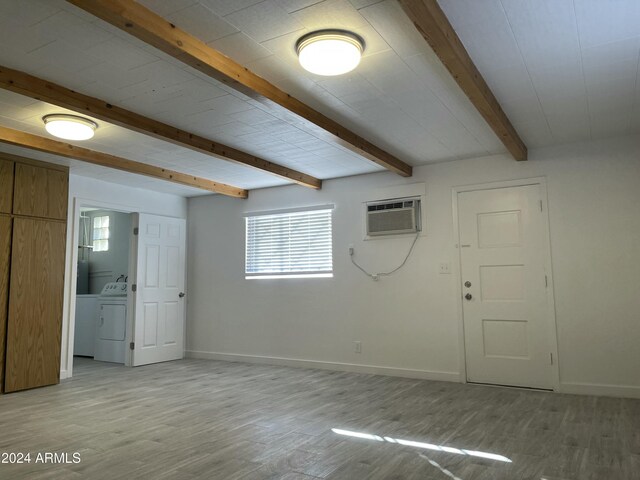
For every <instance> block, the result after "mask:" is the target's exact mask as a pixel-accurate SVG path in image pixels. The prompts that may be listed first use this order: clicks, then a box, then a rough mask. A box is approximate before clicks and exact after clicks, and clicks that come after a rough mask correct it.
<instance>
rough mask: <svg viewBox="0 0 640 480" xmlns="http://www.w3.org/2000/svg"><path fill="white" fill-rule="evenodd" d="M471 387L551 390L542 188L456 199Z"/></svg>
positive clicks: (465, 195) (480, 193)
mask: <svg viewBox="0 0 640 480" xmlns="http://www.w3.org/2000/svg"><path fill="white" fill-rule="evenodd" d="M458 222H459V225H458V228H459V234H460V238H459V242H460V244H459V246H460V257H461V274H462V275H461V281H462V287H461V290H462V297H463V298H462V304H463V316H464V340H465V357H466V370H467V381H469V382H478V383H490V384H497V385H511V386H522V387H535V388H544V389H550V388H552V370H551V365H552V361H553V359H552V356H551V353H552V351H553V350H552V349H551V339H550V332H549V330H550V329H549V321H548V310H547V284H548V282H547V274H548V273H547V272H546V271H545V269H546V265H547V259H548V256H549V241H548V236H547V234H546V231H547V230H546V224H545V222H546V216H544V215H543V214H542V202H541V191H540V185H527V186H520V187H508V188H495V189H491V190H476V191H470V192H459V193H458Z"/></svg>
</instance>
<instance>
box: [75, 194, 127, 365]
mask: <svg viewBox="0 0 640 480" xmlns="http://www.w3.org/2000/svg"><path fill="white" fill-rule="evenodd" d="M133 215H134V214H132V213H131V212H123V211H119V210H114V209H111V208H105V207H101V206H97V207H96V206H92V207H90V206H82V207H80V215H79V218H78V230H77V232H78V238H77V241H78V248H77V252H78V260H77V262H76V268H77V273H76V295H75V322H74V327H75V328H74V338H73V355H74V362H75V363H79V362H83V361H85V362H86V361H88V360H94V361H98V362H109V363H113V364H122V365H124V364H125V363H127V362H126V342H127V327H128V324H129V321H130V318H129V317H130V315H129V314H130V308H128V307H129V305H128V304H129V301H130V298H129V296H130V288H129V275H130V273H131V269H130V266H131V265H130V262H131V259H132V255H131V253H132V252H131V232H132V228H133V227H132V221H133V218H132V217H133Z"/></svg>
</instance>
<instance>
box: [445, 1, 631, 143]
mask: <svg viewBox="0 0 640 480" xmlns="http://www.w3.org/2000/svg"><path fill="white" fill-rule="evenodd" d="M439 3H440V5H441V6H442V8H443V10H444V12H445V13H446V14H447V17H448V18H449V20H450V21H451V23H452V24H453V26H454V28H455V30H456V32H457V33H458V36H459V37H460V39H461V40H462V42H463V43H464V45H465V47H466V48H467V50H468V52H469V54H470V55H471V57H472V58H473V61H474V62H475V64H476V66H477V67H478V69H479V70H480V72H481V73H482V75H483V77H484V78H485V80H486V81H487V83H488V84H489V87H490V88H491V90H492V91H493V92H494V94H495V95H496V97H497V98H498V100H499V101H500V104H501V105H502V107H503V109H504V111H505V113H506V114H507V116H508V117H509V119H510V120H511V122H512V123H513V124H514V126H515V128H516V130H517V131H518V132H519V133H520V134H521V135H522V137H523V138H524V140H525V142H526V143H527V145H528V146H529V147H537V146H544V145H551V144H557V143H566V142H573V141H580V140H588V139H592V138H599V137H604V136H611V135H622V134H627V133H631V132H637V131H638V129H639V127H640V110H639V108H640V105H639V102H638V98H639V97H640V84H639V83H638V60H639V57H640V1H638V0H439Z"/></svg>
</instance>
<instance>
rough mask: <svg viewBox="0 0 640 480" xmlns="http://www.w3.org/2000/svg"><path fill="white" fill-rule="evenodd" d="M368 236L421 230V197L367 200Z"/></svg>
mask: <svg viewBox="0 0 640 480" xmlns="http://www.w3.org/2000/svg"><path fill="white" fill-rule="evenodd" d="M366 215H367V218H366V226H367V236H369V237H378V236H382V235H400V234H406V233H416V232H419V231H420V230H421V225H420V198H416V197H414V198H394V199H391V200H381V201H376V202H367V204H366Z"/></svg>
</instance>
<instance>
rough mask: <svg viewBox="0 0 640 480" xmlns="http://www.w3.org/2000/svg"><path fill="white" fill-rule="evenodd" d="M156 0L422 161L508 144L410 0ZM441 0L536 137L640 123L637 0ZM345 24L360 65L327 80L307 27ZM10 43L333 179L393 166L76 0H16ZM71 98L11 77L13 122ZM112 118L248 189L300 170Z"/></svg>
mask: <svg viewBox="0 0 640 480" xmlns="http://www.w3.org/2000/svg"><path fill="white" fill-rule="evenodd" d="M141 3H143V4H145V5H146V6H147V7H149V8H151V9H152V10H154V11H156V12H157V13H158V14H160V15H162V16H164V17H165V18H167V19H168V20H170V21H172V22H173V23H175V24H176V25H177V26H178V27H180V28H183V29H184V30H186V31H188V32H190V33H192V34H193V35H195V36H197V37H199V38H200V39H202V40H203V41H206V42H208V43H209V44H210V45H211V46H213V47H214V48H216V49H219V50H221V51H222V52H223V53H225V54H227V55H228V56H230V57H232V58H233V59H235V60H236V61H238V62H240V63H241V64H243V65H245V66H247V67H248V68H250V69H251V70H253V71H254V72H256V73H258V74H259V75H262V76H264V77H265V78H266V79H267V80H269V81H271V82H272V83H274V84H276V85H277V86H279V87H280V88H282V89H283V90H285V91H287V92H289V93H291V94H293V95H294V96H297V97H298V98H299V99H301V100H303V101H304V102H306V103H308V104H309V105H311V106H313V107H314V108H316V109H317V110H319V111H321V112H322V113H324V114H326V115H328V116H330V117H331V118H334V119H335V120H337V121H340V122H341V123H343V124H344V125H345V126H347V127H349V128H350V129H352V130H354V131H355V132H356V133H359V134H360V135H362V136H364V137H365V138H367V139H368V140H370V141H371V142H372V143H374V144H376V145H378V146H380V147H382V148H384V149H386V150H388V151H389V152H391V153H393V154H394V155H396V156H397V157H399V158H400V159H401V160H404V161H405V162H407V163H410V164H412V165H420V164H424V163H429V162H435V161H446V160H453V159H458V158H466V157H473V156H481V155H487V154H493V153H501V152H504V151H505V149H504V147H503V146H502V144H501V143H500V142H499V140H498V139H497V137H496V136H495V134H494V133H493V132H492V131H491V130H490V129H489V127H488V126H487V125H486V123H485V122H484V120H483V119H482V118H481V117H480V115H479V114H478V113H477V111H476V110H475V109H474V107H473V106H472V105H471V103H470V102H469V101H468V99H467V98H466V97H465V95H464V94H463V93H462V92H461V90H460V89H459V88H458V87H457V85H456V84H455V82H454V81H453V80H452V78H451V77H450V75H449V74H448V72H447V71H446V70H445V68H444V67H443V66H442V64H441V63H440V62H439V61H438V59H437V58H436V57H435V55H434V53H433V52H432V51H431V50H430V49H429V47H428V45H427V44H426V42H425V41H424V39H423V38H422V37H421V36H420V35H419V34H418V33H417V31H416V30H415V28H414V27H413V25H412V24H411V22H409V20H408V19H407V17H406V16H405V15H404V13H403V12H402V10H401V8H400V7H399V5H398V3H397V1H396V0H383V1H376V0H264V1H260V0H141ZM440 3H441V5H442V7H443V9H444V10H445V12H446V13H447V15H448V16H449V18H450V20H451V22H452V24H453V25H454V27H455V29H456V31H457V32H458V33H459V35H460V37H461V38H462V40H463V42H464V43H465V46H466V47H467V49H468V50H469V53H470V55H471V56H472V58H473V60H474V61H475V62H476V64H477V66H478V68H479V69H480V71H481V72H482V74H483V75H484V76H485V79H486V80H487V82H488V83H489V85H490V87H491V88H492V90H493V91H494V93H495V94H496V96H497V98H498V100H499V101H500V102H501V104H502V105H503V107H504V109H505V111H506V113H507V115H508V116H509V117H510V118H511V120H512V122H513V123H514V125H515V126H516V129H517V130H518V131H519V133H520V134H521V136H522V137H523V139H524V141H525V143H527V145H528V146H529V147H536V146H545V145H550V144H554V143H564V142H568V141H574V140H581V139H586V138H592V137H596V136H603V135H613V134H622V133H627V132H629V131H631V130H637V129H638V126H640V121H639V119H640V118H639V115H638V112H637V108H636V102H635V99H636V98H637V96H638V95H637V93H638V90H637V86H636V77H637V67H638V53H639V49H640V2H638V1H637V0H627V1H622V0H608V1H603V0H590V1H587V0H575V2H574V1H572V0H503V1H502V2H501V1H500V0H440ZM605 5H606V8H605V7H604V6H605ZM329 27H333V28H346V29H349V30H352V31H354V32H356V33H358V34H360V35H361V36H362V37H363V38H364V39H365V41H366V44H367V47H366V50H365V55H364V57H363V60H362V63H361V65H360V66H359V67H358V68H357V69H356V70H355V71H354V72H351V73H349V74H347V75H343V76H340V77H334V78H327V77H319V76H315V75H312V74H310V73H308V72H305V71H304V70H302V68H301V67H300V66H299V65H298V63H297V58H296V56H295V51H294V45H295V42H296V40H297V39H298V38H299V37H300V36H302V35H303V34H305V33H307V32H309V31H313V30H317V29H321V28H329ZM0 45H1V47H2V48H0V64H3V65H6V66H8V67H11V68H16V69H19V70H23V71H25V72H28V73H30V74H33V75H36V76H39V77H42V78H45V79H48V80H51V81H54V82H57V83H60V84H62V85H64V86H66V87H68V88H73V89H75V90H78V91H80V92H82V93H85V94H88V95H92V96H95V97H98V98H101V99H104V100H107V101H109V102H111V103H114V104H116V105H119V106H122V107H125V108H128V109H131V110H133V111H136V112H137V113H140V114H143V115H147V116H150V117H152V118H155V119H157V120H160V121H163V122H166V123H169V124H172V125H175V126H177V127H180V128H183V129H186V130H190V131H193V132H194V133H197V134H200V135H203V136H206V137H209V138H211V139H213V140H217V141H219V142H223V143H227V144H229V145H231V146H234V147H236V148H240V149H243V150H246V151H248V152H250V153H253V154H255V155H258V156H261V157H263V158H265V159H268V160H271V161H273V162H276V163H280V164H283V165H286V166H289V167H291V168H294V169H296V170H300V171H302V172H305V173H308V174H311V175H314V176H317V177H319V178H322V179H326V178H334V177H341V176H347V175H355V174H360V173H367V172H374V171H379V170H380V167H378V166H377V165H375V164H373V163H371V162H369V161H367V160H365V159H363V158H361V157H359V156H357V155H356V154H354V153H352V152H350V151H348V150H346V149H343V148H340V147H336V146H333V145H331V144H328V143H326V142H324V141H322V140H320V139H318V138H315V137H313V136H312V135H310V134H308V133H306V132H303V131H301V130H299V129H297V128H296V127H293V126H292V125H289V124H287V123H285V122H283V121H281V120H278V119H276V118H275V117H273V116H271V115H270V114H269V113H268V112H267V111H265V110H264V108H265V107H263V106H262V105H260V104H259V103H257V102H255V101H253V100H251V99H249V98H248V97H246V96H244V95H242V94H240V93H238V92H236V91H234V90H231V89H230V88H229V87H227V86H225V85H223V84H221V83H219V82H216V81H215V80H212V79H210V78H208V77H206V76H205V75H203V74H201V73H199V72H197V71H195V70H192V69H191V68H189V67H187V66H185V65H183V64H182V63H180V62H178V61H176V60H174V59H172V58H170V57H168V56H166V55H164V54H162V53H161V52H159V51H157V50H155V49H153V48H152V47H150V46H147V45H145V44H143V43H142V42H140V41H138V40H136V39H134V38H133V37H131V36H129V35H128V34H126V33H124V32H121V31H119V30H117V29H115V28H113V27H111V26H109V25H106V24H105V23H103V22H101V21H100V20H98V19H96V18H94V17H92V16H90V15H88V14H86V13H84V12H83V11H81V10H79V9H78V8H76V7H74V6H72V5H70V4H68V3H67V2H65V1H63V0H0ZM61 110H62V109H60V108H57V107H53V106H51V105H48V104H44V103H42V102H37V101H33V100H31V99H27V98H25V97H21V96H20V95H17V94H12V93H8V92H3V91H0V125H5V126H10V127H12V128H19V129H22V130H26V131H30V132H32V133H37V134H40V135H45V136H46V135H47V134H46V132H45V131H44V129H43V128H42V124H41V120H40V119H41V117H42V115H44V114H46V113H51V112H53V111H56V112H57V111H61ZM99 123H100V125H101V126H100V128H99V130H98V132H97V135H96V137H95V139H93V140H92V141H89V142H84V143H83V146H86V147H88V148H92V149H95V150H100V151H104V152H107V153H110V154H114V155H119V156H123V157H126V158H130V159H132V160H137V161H142V162H146V163H151V164H154V165H158V166H162V167H167V168H172V169H175V170H179V171H184V172H186V173H193V174H195V175H199V176H203V177H206V178H210V179H213V180H216V181H221V182H224V183H229V184H232V185H236V186H239V187H243V188H249V189H252V188H261V187H268V186H275V185H281V184H283V183H286V182H285V181H284V180H282V179H279V178H277V177H274V176H271V175H269V174H266V173H263V172H260V171H258V170H254V169H251V168H248V167H243V166H240V165H235V164H233V163H230V162H226V161H222V160H216V159H214V158H211V157H209V156H205V155H202V154H198V153H196V152H192V151H190V150H187V149H184V148H180V147H176V146H174V145H171V144H169V143H166V142H162V141H160V140H155V139H152V138H150V137H147V136H144V135H141V134H136V133H131V132H128V131H127V130H125V129H122V128H120V127H116V126H113V125H108V124H106V123H105V122H99ZM0 150H2V151H11V152H14V153H16V152H17V151H18V150H22V149H13V148H11V147H7V146H3V145H0ZM32 156H33V155H32ZM50 158H51V157H50ZM61 163H69V164H70V165H71V168H72V172H73V173H77V174H80V175H88V176H100V177H101V178H105V179H107V180H110V181H114V182H117V183H125V184H133V185H135V186H144V187H145V188H150V189H154V190H161V191H169V192H171V193H176V194H179V195H185V196H191V195H195V194H204V193H206V192H203V191H199V190H196V189H191V188H187V187H181V186H177V185H175V186H174V185H173V184H169V183H167V182H161V181H156V180H152V179H148V178H145V177H139V176H135V175H130V174H126V173H124V172H118V171H114V170H108V169H104V168H101V167H94V166H90V165H87V164H83V163H81V162H76V161H72V162H68V161H66V160H63V161H61ZM300 188H303V187H300Z"/></svg>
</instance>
